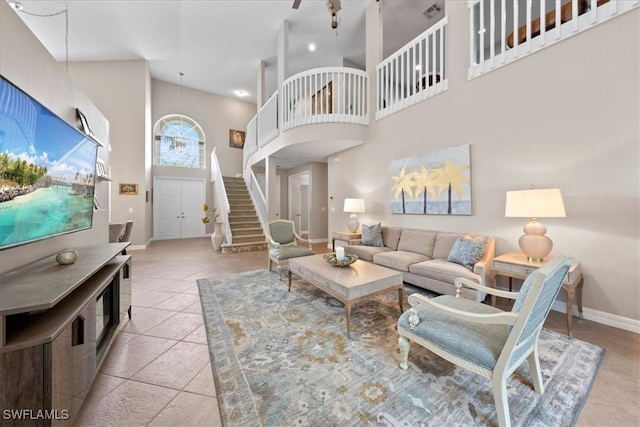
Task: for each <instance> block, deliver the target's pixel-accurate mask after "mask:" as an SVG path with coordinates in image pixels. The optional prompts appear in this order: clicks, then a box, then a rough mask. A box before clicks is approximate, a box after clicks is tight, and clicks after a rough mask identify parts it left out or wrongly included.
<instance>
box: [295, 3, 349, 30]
mask: <svg viewBox="0 0 640 427" xmlns="http://www.w3.org/2000/svg"><path fill="white" fill-rule="evenodd" d="M301 2H302V0H293V5H292V6H291V7H293V8H294V9H297V8H299V7H300V3H301ZM327 8H328V9H329V12H331V28H333V29H336V28H338V15H336V14H337V13H338V12H339V11H340V9H342V5H340V0H327Z"/></svg>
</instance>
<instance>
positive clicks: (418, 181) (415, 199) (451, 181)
mask: <svg viewBox="0 0 640 427" xmlns="http://www.w3.org/2000/svg"><path fill="white" fill-rule="evenodd" d="M389 174H390V201H391V213H397V214H423V215H471V160H470V146H469V144H466V145H459V146H457V147H451V148H447V149H444V150H440V151H435V152H432V153H428V154H425V155H423V156H417V157H409V158H406V159H399V160H393V161H392V162H391V164H390V165H389Z"/></svg>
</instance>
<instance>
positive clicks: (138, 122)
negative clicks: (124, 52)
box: [69, 60, 152, 245]
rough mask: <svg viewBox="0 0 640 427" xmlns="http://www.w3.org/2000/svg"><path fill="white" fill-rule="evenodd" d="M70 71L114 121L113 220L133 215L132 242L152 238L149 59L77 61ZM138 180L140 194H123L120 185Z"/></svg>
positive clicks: (112, 147)
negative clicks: (148, 193) (150, 224)
mask: <svg viewBox="0 0 640 427" xmlns="http://www.w3.org/2000/svg"><path fill="white" fill-rule="evenodd" d="M69 75H70V76H71V77H72V78H73V80H74V82H76V83H77V84H78V85H79V86H80V87H81V88H82V89H83V90H84V91H85V92H86V93H87V95H89V97H90V98H91V99H92V100H93V101H94V102H95V103H96V105H98V106H99V108H100V110H101V111H102V112H103V113H104V115H105V116H106V117H107V119H108V120H109V123H110V124H111V156H110V157H111V159H110V160H111V161H110V166H111V178H112V182H111V186H110V187H111V191H110V198H111V205H110V206H111V218H110V220H111V222H125V221H128V220H133V229H132V230H131V242H132V244H133V245H142V244H144V243H146V242H148V241H149V239H151V237H152V233H151V231H152V230H151V228H150V227H149V223H150V221H149V218H150V215H151V203H148V202H147V201H146V194H145V193H146V191H147V190H151V186H150V182H149V181H148V179H147V174H148V172H149V171H150V169H149V167H148V165H147V160H146V158H147V156H148V155H150V153H151V150H150V149H149V141H150V139H149V137H148V133H147V129H148V128H149V126H151V125H150V123H149V120H148V118H147V111H148V110H149V109H150V106H149V103H148V95H147V91H148V87H147V84H146V81H147V80H148V79H149V67H148V65H147V62H146V61H144V60H139V61H100V62H72V63H70V64H69ZM120 183H127V184H138V194H137V195H121V194H120V193H119V184H120Z"/></svg>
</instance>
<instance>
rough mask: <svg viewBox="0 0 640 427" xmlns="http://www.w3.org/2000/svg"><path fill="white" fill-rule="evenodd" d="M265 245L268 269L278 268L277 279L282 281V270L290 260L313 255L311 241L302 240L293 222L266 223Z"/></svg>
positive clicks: (283, 220) (282, 220) (276, 221)
mask: <svg viewBox="0 0 640 427" xmlns="http://www.w3.org/2000/svg"><path fill="white" fill-rule="evenodd" d="M266 232H267V236H266V237H267V243H268V245H269V261H268V267H269V271H271V267H272V266H273V263H275V264H276V265H277V266H278V278H279V279H280V280H282V268H283V267H284V266H286V265H287V264H288V263H289V259H290V258H297V257H301V256H307V255H313V250H312V249H311V241H310V240H307V239H303V238H302V237H300V236H299V235H298V234H297V233H296V232H295V228H294V225H293V221H290V220H287V219H277V220H275V221H269V222H267V227H266Z"/></svg>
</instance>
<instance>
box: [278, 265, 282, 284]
mask: <svg viewBox="0 0 640 427" xmlns="http://www.w3.org/2000/svg"><path fill="white" fill-rule="evenodd" d="M278 280H282V265H280V264H278Z"/></svg>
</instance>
